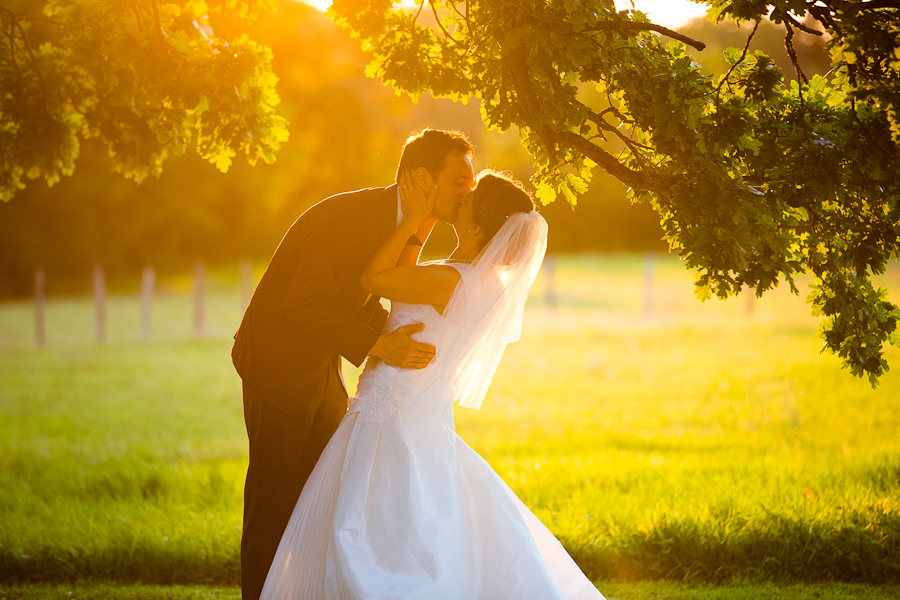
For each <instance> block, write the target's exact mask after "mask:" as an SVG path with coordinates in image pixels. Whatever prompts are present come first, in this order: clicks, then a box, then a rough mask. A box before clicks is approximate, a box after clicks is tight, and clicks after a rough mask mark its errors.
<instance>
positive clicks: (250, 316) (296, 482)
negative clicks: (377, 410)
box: [232, 186, 397, 600]
mask: <svg viewBox="0 0 900 600" xmlns="http://www.w3.org/2000/svg"><path fill="white" fill-rule="evenodd" d="M396 225H397V191H396V186H391V187H388V188H375V189H367V190H361V191H357V192H350V193H346V194H339V195H337V196H332V197H330V198H328V199H326V200H323V201H322V202H320V203H319V204H316V205H315V206H313V207H312V208H310V209H309V210H307V211H306V212H305V213H303V214H302V215H301V216H300V218H298V219H297V220H296V221H295V222H294V224H293V225H292V226H291V228H290V229H289V230H288V232H287V233H286V234H285V236H284V239H282V241H281V244H280V245H279V246H278V249H277V250H276V251H275V255H274V256H273V257H272V260H271V261H270V262H269V266H268V268H267V269H266V272H265V274H264V275H263V277H262V280H261V281H260V282H259V286H257V288H256V292H255V293H254V294H253V298H252V299H251V301H250V305H249V306H248V307H247V311H246V312H245V313H244V320H243V321H242V322H241V326H240V329H239V330H238V332H237V334H236V335H235V343H234V349H233V350H232V358H233V360H234V365H235V368H236V369H237V372H238V373H239V374H240V376H241V379H242V380H243V389H244V418H245V421H246V423H247V435H248V437H249V438H250V466H249V468H248V470H247V482H246V485H245V489H244V527H243V532H242V533H243V536H242V539H241V587H242V592H243V598H244V600H247V599H248V598H253V599H255V598H258V597H259V594H260V592H261V591H262V586H263V583H264V582H265V578H266V574H267V572H268V570H269V566H270V564H271V562H272V559H273V557H274V555H275V551H276V550H277V548H278V542H279V540H280V539H281V535H282V534H283V532H284V529H285V527H286V525H287V522H288V520H289V519H290V516H291V513H292V511H293V509H294V505H295V504H296V502H297V498H298V497H299V495H300V490H301V489H302V488H303V484H304V483H305V482H306V479H307V478H308V477H309V474H310V473H311V472H312V469H313V467H314V466H315V464H316V461H317V460H318V458H319V455H320V454H321V453H322V450H323V449H324V448H325V444H327V442H328V440H329V438H331V436H332V434H333V433H334V431H335V430H336V429H337V427H338V424H339V423H340V421H341V419H342V418H343V416H344V413H345V412H346V409H347V392H346V390H345V388H344V384H343V379H342V377H341V375H340V366H341V364H340V357H341V356H343V357H345V358H346V359H347V360H349V361H350V362H352V363H353V364H355V365H357V366H359V365H360V364H361V363H362V362H363V360H365V358H366V355H368V353H369V351H370V350H371V348H372V346H373V345H374V344H375V341H376V340H377V339H378V336H379V335H380V333H381V329H382V327H383V326H384V323H385V319H386V318H387V312H386V311H385V310H384V309H383V308H382V307H381V305H380V304H379V302H378V298H377V297H371V298H370V297H369V295H368V294H367V293H366V292H364V291H363V290H362V288H361V287H360V284H359V281H360V276H361V275H362V271H363V269H364V268H365V266H366V263H368V261H369V259H370V258H371V256H372V255H373V254H374V253H375V250H377V249H378V247H379V246H380V245H381V244H382V242H383V241H384V240H385V239H386V238H387V237H388V235H390V233H391V232H392V231H393V230H394V228H395V227H396Z"/></svg>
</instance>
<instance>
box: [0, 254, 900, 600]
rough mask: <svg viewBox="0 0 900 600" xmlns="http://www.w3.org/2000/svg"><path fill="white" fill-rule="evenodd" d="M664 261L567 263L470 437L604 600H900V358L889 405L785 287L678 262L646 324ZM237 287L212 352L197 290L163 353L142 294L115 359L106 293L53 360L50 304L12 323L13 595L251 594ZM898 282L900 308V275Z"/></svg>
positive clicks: (7, 357)
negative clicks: (696, 287) (650, 270)
mask: <svg viewBox="0 0 900 600" xmlns="http://www.w3.org/2000/svg"><path fill="white" fill-rule="evenodd" d="M643 260H644V259H643V258H642V257H631V256H612V257H602V256H585V257H572V258H566V259H559V260H558V261H557V262H556V269H555V276H554V283H555V289H556V296H557V306H556V308H551V307H548V306H546V303H545V301H544V300H545V290H546V284H547V282H546V280H545V279H543V278H541V279H539V280H538V283H537V285H536V287H535V292H534V294H533V299H532V302H531V305H530V307H529V310H528V311H527V313H526V321H525V331H524V333H523V336H522V340H521V341H520V342H519V343H517V344H514V345H512V346H510V348H509V350H508V352H507V355H506V357H505V358H504V362H503V364H502V365H501V368H500V371H499V373H498V375H497V378H496V380H495V382H494V385H493V386H492V388H491V391H490V393H489V395H488V399H487V401H486V402H485V406H484V408H483V409H482V410H481V411H470V410H466V409H459V410H458V411H457V428H458V431H459V432H460V434H461V435H462V436H463V438H464V439H465V440H466V441H467V442H468V443H469V444H470V445H471V446H472V447H473V448H475V449H476V450H477V451H479V452H480V453H481V454H483V455H484V456H485V457H486V458H487V459H488V461H489V462H490V463H491V464H492V465H493V466H494V468H495V469H496V470H497V471H498V472H499V473H500V474H501V475H502V476H503V477H504V479H505V480H506V481H507V482H509V484H510V485H511V486H512V487H513V489H514V490H515V491H516V492H517V493H518V494H519V495H520V496H521V497H522V499H523V500H524V501H525V502H526V504H528V505H529V506H531V507H532V508H533V510H534V511H535V512H536V513H537V514H538V516H539V517H540V518H541V519H543V520H544V522H545V523H547V524H548V525H549V526H550V528H551V529H552V530H553V531H554V533H556V535H557V536H558V537H559V538H560V539H561V540H562V541H563V543H564V544H565V545H566V547H567V548H568V549H569V551H570V552H571V553H572V555H573V556H574V557H575V558H576V560H577V561H578V562H579V564H580V565H581V566H582V568H583V569H584V570H585V571H586V572H587V573H588V575H589V576H590V577H591V578H592V579H593V580H595V581H596V582H597V584H598V587H599V588H600V589H601V591H603V592H604V593H605V594H606V595H607V596H608V597H611V598H623V599H624V598H750V597H766V598H768V597H771V598H778V597H784V598H807V597H808V598H813V597H816V598H832V597H833V598H839V597H840V598H887V597H894V596H896V595H898V594H896V591H897V590H898V589H900V588H898V587H894V586H896V585H898V584H900V516H898V511H900V443H898V441H897V437H898V432H900V427H898V425H900V376H898V374H897V371H900V352H898V350H897V349H896V348H891V349H889V351H888V361H889V362H890V363H891V364H892V365H894V368H895V371H894V372H891V373H889V374H888V375H887V376H886V377H885V378H884V379H883V381H882V382H881V385H880V386H879V387H878V389H877V390H873V389H872V388H871V387H870V386H869V384H868V382H867V381H864V380H859V379H853V378H852V377H851V376H850V375H849V374H848V373H847V371H845V370H842V369H841V368H840V365H839V363H838V361H837V359H835V358H834V357H833V356H831V355H828V354H821V353H820V352H819V351H820V348H821V341H820V340H819V339H818V337H817V335H816V329H817V326H818V323H817V322H816V321H815V320H814V319H813V318H812V317H810V316H809V314H808V310H807V309H808V307H807V306H806V305H805V304H804V303H803V302H802V300H801V299H798V298H796V297H794V296H791V295H790V294H789V293H787V292H786V290H780V289H779V290H776V291H775V292H774V293H772V294H770V295H768V296H766V297H764V298H763V299H761V300H755V301H748V300H747V299H746V298H737V299H733V300H731V301H729V302H725V303H722V302H718V301H712V302H708V303H705V304H700V303H698V302H696V301H695V300H694V299H693V296H692V289H691V287H692V286H691V276H690V274H689V273H687V272H685V271H684V270H683V269H682V268H681V267H680V266H679V264H678V263H677V261H674V260H671V259H669V258H660V259H658V260H657V262H656V265H655V269H654V278H653V286H652V293H651V294H650V302H649V307H647V298H646V287H645V283H644V272H645V270H646V267H645V264H644V262H643ZM229 277H231V276H230V275H229V274H223V275H221V276H220V277H219V278H218V279H217V278H216V277H212V278H211V285H210V287H211V294H210V298H209V299H208V304H207V305H208V321H207V327H206V329H207V335H206V336H205V337H203V338H201V339H197V338H194V337H193V336H192V335H191V333H190V331H191V315H190V298H189V297H188V295H187V293H186V291H185V290H184V289H183V288H184V282H177V281H175V282H170V286H169V288H168V289H167V290H166V291H165V293H164V294H162V295H161V297H160V299H159V301H158V302H157V304H156V306H155V307H154V334H153V336H152V337H151V339H150V340H147V341H144V340H141V339H139V335H138V333H139V302H138V299H137V297H136V296H134V295H120V296H114V297H112V298H111V299H110V305H109V314H110V323H109V327H108V330H109V339H108V341H106V342H104V343H95V342H93V341H91V339H90V336H91V332H92V318H93V312H92V310H93V309H92V306H91V303H90V301H88V300H86V299H56V300H53V301H51V302H50V304H49V306H48V314H47V340H48V344H47V347H45V348H44V349H36V348H34V347H33V341H32V336H33V333H32V331H33V330H32V319H33V313H32V308H31V306H30V305H29V304H28V303H6V304H3V305H0V584H2V585H4V586H6V587H2V588H0V598H37V597H47V598H56V597H84V598H101V597H152V598H157V597H159V598H163V597H172V598H189V597H196V598H207V597H214V596H215V595H218V596H217V597H222V598H228V597H235V596H236V594H237V592H236V590H235V589H234V588H233V587H229V586H234V585H236V584H237V583H238V581H239V580H238V577H239V573H238V564H239V550H238V549H239V541H240V524H241V490H242V485H243V474H244V470H245V468H246V440H245V433H244V429H243V421H242V413H241V401H240V384H239V379H238V378H237V376H236V375H235V374H234V372H233V370H232V368H231V365H230V359H229V350H230V334H231V333H233V330H234V329H235V328H236V326H237V323H238V321H239V317H240V305H239V304H240V303H239V300H238V294H237V292H236V290H235V289H233V286H232V280H233V278H231V279H232V280H230V279H229ZM217 282H218V283H217ZM882 285H885V286H887V287H888V288H889V289H891V290H892V291H893V293H894V298H895V300H896V299H897V298H898V297H900V269H898V268H897V267H896V266H894V267H893V268H892V270H891V271H890V272H889V273H888V275H887V276H886V277H885V278H884V280H883V282H882ZM347 376H348V384H349V385H350V386H351V389H352V386H353V385H354V381H355V378H356V376H357V373H356V371H355V370H352V369H348V370H347ZM85 580H86V581H89V582H95V583H89V584H84V583H81V584H78V585H77V586H76V588H74V595H72V596H68V595H63V593H64V592H63V590H64V591H65V593H66V594H67V593H68V592H69V591H73V588H71V584H69V583H68V582H77V581H82V582H83V581H85ZM104 582H105V583H104ZM678 582H680V583H678ZM138 583H140V584H142V585H152V584H163V585H173V584H179V585H186V586H197V585H201V586H204V587H199V588H197V587H187V588H171V587H146V588H139V587H133V586H134V585H135V584H138ZM853 583H857V584H864V585H849V584H853ZM53 584H63V587H54V585H53ZM122 585H124V586H126V587H110V586H122ZM22 586H25V587H22ZM66 586H69V587H66ZM209 586H214V587H209ZM216 586H218V587H216ZM129 590H130V591H129ZM141 590H143V591H141ZM79 594H80V595H79ZM128 594H136V595H133V596H129V595H128ZM142 594H143V595H142ZM816 594H818V595H816Z"/></svg>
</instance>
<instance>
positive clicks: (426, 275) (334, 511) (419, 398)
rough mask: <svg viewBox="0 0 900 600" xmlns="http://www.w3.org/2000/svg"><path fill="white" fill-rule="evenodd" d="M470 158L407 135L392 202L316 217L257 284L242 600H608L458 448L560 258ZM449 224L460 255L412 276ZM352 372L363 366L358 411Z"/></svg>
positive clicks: (505, 190)
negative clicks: (461, 410)
mask: <svg viewBox="0 0 900 600" xmlns="http://www.w3.org/2000/svg"><path fill="white" fill-rule="evenodd" d="M472 156H473V148H472V145H471V144H470V143H469V142H468V140H467V139H466V138H465V136H464V135H462V134H460V133H458V132H451V131H443V130H435V129H426V130H424V131H422V132H420V133H418V134H415V135H413V136H412V137H410V138H409V139H408V140H407V142H406V144H405V146H404V147H403V151H402V153H401V156H400V164H399V166H398V169H397V181H396V184H395V185H391V186H389V187H387V188H371V189H365V190H360V191H356V192H349V193H345V194H338V195H336V196H332V197H330V198H327V199H325V200H323V201H322V202H320V203H318V204H316V205H315V206H313V207H312V208H310V209H309V210H307V211H306V212H305V213H303V214H302V215H301V216H300V217H299V218H298V219H297V220H296V221H295V222H294V224H293V225H292V226H291V228H290V229H289V230H288V232H287V234H285V236H284V238H283V239H282V241H281V244H280V245H279V246H278V249H277V250H276V252H275V255H274V256H273V257H272V260H271V261H270V263H269V266H268V268H267V269H266V272H265V274H264V275H263V277H262V280H261V281H260V282H259V286H258V287H257V289H256V292H255V293H254V295H253V298H252V300H251V301H250V305H249V306H248V307H247V311H246V312H245V314H244V319H243V321H242V322H241V326H240V329H239V330H238V332H237V334H236V335H235V344H234V349H233V350H232V358H233V360H234V364H235V367H236V369H237V371H238V373H239V374H240V376H241V379H242V381H243V394H244V419H245V421H246V424H247V435H248V436H249V438H250V465H249V468H248V470H247V481H246V485H245V489H244V524H243V537H242V540H241V587H242V594H243V598H244V599H245V600H249V599H252V600H256V599H257V598H260V597H262V598H265V599H267V600H276V599H277V600H286V599H297V600H299V599H305V600H324V599H328V600H351V599H352V600H363V599H366V600H373V599H376V598H377V599H384V600H387V599H391V600H420V599H423V600H424V599H429V600H504V599H508V600H529V599H534V600H560V599H566V600H574V599H578V600H581V599H585V600H587V599H600V600H602V599H603V596H602V595H601V594H600V592H598V591H597V589H596V588H595V587H594V586H593V584H591V582H590V581H589V580H588V579H587V577H585V576H584V574H583V573H582V572H581V570H580V569H579V568H578V566H577V565H576V564H575V562H574V561H573V560H572V559H571V558H570V557H569V555H568V554H567V553H566V551H565V549H564V548H563V547H562V545H561V544H560V543H559V541H557V539H556V538H555V537H554V536H553V534H552V533H550V531H549V530H548V529H547V528H546V527H545V526H544V525H543V524H542V523H541V522H540V521H539V520H538V519H537V517H535V516H534V515H533V514H532V513H531V511H530V510H529V509H528V508H527V507H526V506H525V505H524V504H523V503H522V502H521V501H520V500H519V499H518V498H517V497H516V496H515V494H513V492H512V490H510V489H509V487H508V486H507V485H506V484H505V483H504V482H503V480H502V479H501V478H500V477H499V476H498V475H497V474H496V473H495V472H494V471H493V469H491V467H490V466H489V465H488V463H487V462H485V460H484V459H482V458H481V457H480V456H479V455H478V454H477V453H475V452H474V451H473V450H472V449H471V448H469V446H467V445H466V443H465V442H464V441H463V440H462V439H461V438H460V437H459V436H458V435H457V434H456V429H455V426H454V421H453V405H454V404H455V403H459V405H460V406H466V407H470V408H479V407H480V406H481V403H482V400H483V399H484V396H485V394H486V392H487V389H488V386H489V385H490V383H491V379H492V378H493V376H494V373H495V371H496V369H497V365H498V363H499V361H500V358H501V356H502V355H503V352H504V350H505V348H506V345H507V344H508V343H509V342H513V341H516V340H517V339H518V338H519V333H520V331H521V327H522V315H523V311H524V307H525V300H526V299H527V297H528V294H529V292H530V291H531V287H532V285H533V284H534V280H535V277H536V276H537V273H538V270H539V269H540V266H541V262H542V260H543V258H544V253H545V251H546V248H547V223H546V221H545V220H544V219H543V217H542V216H541V215H540V214H539V213H538V212H537V211H536V210H535V205H534V202H533V200H532V198H531V196H530V195H529V194H528V193H527V192H526V191H525V189H524V187H523V186H522V185H521V184H520V183H519V182H517V181H515V180H513V179H511V178H510V177H508V176H506V175H504V174H501V173H496V172H492V171H483V172H481V173H480V174H479V175H478V177H477V178H476V177H475V174H474V171H473V168H472V161H471V159H472ZM438 220H441V221H445V222H447V223H450V224H451V225H453V228H454V229H455V230H456V235H457V238H458V245H457V247H456V249H455V250H454V251H453V252H452V253H451V254H450V256H449V257H447V258H446V259H443V260H437V261H432V262H427V263H421V264H419V255H420V252H421V249H422V244H423V243H424V242H425V241H426V240H427V239H428V236H429V235H430V233H431V230H432V228H433V227H434V225H435V223H436V222H437V221H438ZM382 297H383V298H388V299H389V300H390V301H391V311H390V314H388V313H387V311H385V310H384V309H383V308H382V306H381V303H380V302H379V300H380V298H382ZM342 356H343V357H344V358H346V359H347V360H349V361H350V362H351V363H353V364H355V365H357V366H359V365H360V364H362V362H363V361H364V360H365V359H366V357H369V360H368V361H367V363H366V367H365V369H364V370H363V372H362V375H361V377H360V380H359V385H358V389H357V393H356V397H355V398H349V402H350V405H349V409H348V397H347V391H346V389H345V388H344V383H343V379H342V377H341V371H340V367H341V357H342Z"/></svg>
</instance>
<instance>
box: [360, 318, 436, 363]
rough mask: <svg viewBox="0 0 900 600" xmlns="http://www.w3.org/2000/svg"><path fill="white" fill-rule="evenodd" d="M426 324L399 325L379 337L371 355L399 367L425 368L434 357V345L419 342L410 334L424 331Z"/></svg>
mask: <svg viewBox="0 0 900 600" xmlns="http://www.w3.org/2000/svg"><path fill="white" fill-rule="evenodd" d="M423 327H424V325H422V324H421V323H413V324H412V325H404V326H403V327H398V328H397V329H395V330H394V331H392V332H391V333H388V334H387V335H383V336H381V337H380V338H378V341H377V342H375V345H374V346H373V347H372V351H371V352H370V353H369V356H374V357H376V358H380V359H381V360H383V361H384V362H385V363H387V364H388V365H390V366H392V367H397V368H399V369H423V368H425V367H427V366H428V364H429V363H430V362H431V361H432V360H433V359H434V346H432V345H431V344H425V343H423V342H417V341H416V340H414V339H412V338H411V337H410V336H411V335H413V334H416V333H419V332H420V331H422V328H423Z"/></svg>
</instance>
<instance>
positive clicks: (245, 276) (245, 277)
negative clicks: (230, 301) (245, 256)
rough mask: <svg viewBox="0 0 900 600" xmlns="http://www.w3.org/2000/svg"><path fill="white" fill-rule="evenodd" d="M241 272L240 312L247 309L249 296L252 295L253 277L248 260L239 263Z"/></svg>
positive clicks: (251, 264) (251, 266)
mask: <svg viewBox="0 0 900 600" xmlns="http://www.w3.org/2000/svg"><path fill="white" fill-rule="evenodd" d="M240 272H241V314H243V313H244V311H245V310H247V305H248V304H250V298H251V297H252V296H253V288H254V287H255V285H254V279H253V263H251V262H250V261H249V260H242V261H241V265H240Z"/></svg>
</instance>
